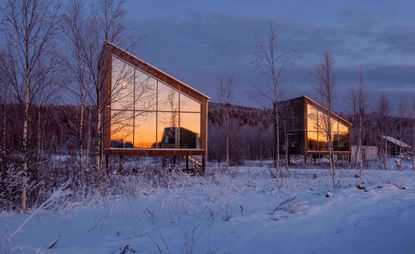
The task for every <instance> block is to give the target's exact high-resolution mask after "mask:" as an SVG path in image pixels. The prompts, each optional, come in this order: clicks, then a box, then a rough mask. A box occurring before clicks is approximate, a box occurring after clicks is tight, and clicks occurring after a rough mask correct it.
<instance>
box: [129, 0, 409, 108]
mask: <svg viewBox="0 0 415 254" xmlns="http://www.w3.org/2000/svg"><path fill="white" fill-rule="evenodd" d="M414 7H415V3H413V2H412V1H407V0H403V1H399V3H396V2H392V1H386V0H381V1H374V0H366V1H323V0H316V1H306V0H294V1H268V0H261V1H253V0H243V1H236V0H230V1H219V0H212V1H187V0H172V1H159V0H153V1H140V2H139V3H138V2H136V1H132V0H130V1H127V13H128V18H129V20H130V22H131V24H132V25H133V26H135V27H139V28H140V29H141V31H143V32H144V33H146V34H147V36H148V37H147V41H146V44H145V45H144V46H143V47H142V48H140V49H139V50H138V52H137V54H138V55H140V56H142V57H144V58H145V59H147V60H148V61H149V62H151V63H153V64H155V65H157V66H159V67H161V68H162V69H164V70H166V71H167V72H169V73H171V74H173V75H175V76H177V77H178V78H179V79H182V80H183V81H185V82H188V83H189V84H191V85H192V86H194V87H196V88H198V89H200V90H201V91H203V92H205V93H206V94H208V95H210V96H211V97H212V99H213V100H215V97H216V91H215V86H216V84H215V77H216V76H217V75H219V74H227V73H234V74H235V76H236V80H237V82H238V88H237V89H238V97H237V98H238V100H237V101H235V102H236V103H238V104H245V105H256V104H255V102H254V101H253V100H252V99H251V98H250V96H249V93H250V91H251V90H252V86H261V85H264V84H266V82H267V80H266V79H264V78H263V77H260V76H258V74H257V73H256V72H255V70H254V68H253V67H252V65H251V64H250V62H251V61H252V59H253V53H254V44H255V42H256V40H257V39H258V38H265V36H266V32H267V29H268V27H269V23H270V21H273V22H274V23H275V24H276V26H277V29H278V33H279V41H280V45H281V49H282V50H283V51H285V50H291V51H294V52H296V54H297V55H298V56H300V57H298V58H297V60H296V62H295V67H294V68H293V69H292V71H291V72H290V75H289V77H290V78H289V79H288V80H287V82H286V84H284V90H285V91H286V97H292V96H299V95H302V94H304V93H306V94H309V95H313V86H314V84H315V81H314V80H313V77H312V76H311V75H310V72H311V70H312V68H313V66H314V65H315V64H317V63H318V62H319V60H320V55H321V54H322V53H323V52H324V51H330V52H331V53H332V54H333V56H334V58H335V64H336V71H337V83H338V87H339V89H338V90H339V93H342V92H344V91H347V90H348V88H349V87H350V85H352V84H354V83H355V81H356V80H357V76H358V72H359V70H360V69H363V70H364V71H365V72H366V74H365V76H366V81H367V84H368V86H369V87H370V88H371V89H372V90H373V91H374V93H381V92H382V91H383V92H387V93H391V92H392V91H393V94H394V98H397V97H399V96H400V95H402V96H404V95H405V97H407V99H409V98H411V96H412V97H413V98H415V16H413V13H412V11H410V10H413V8H414ZM342 98H344V96H342ZM412 100H413V99H412ZM344 106H345V102H344V101H340V102H339V107H341V108H340V109H342V108H344Z"/></svg>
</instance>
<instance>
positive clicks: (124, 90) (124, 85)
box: [111, 57, 134, 110]
mask: <svg viewBox="0 0 415 254" xmlns="http://www.w3.org/2000/svg"><path fill="white" fill-rule="evenodd" d="M111 76H112V87H111V106H112V108H113V109H120V110H132V108H133V106H134V68H133V67H131V66H130V65H128V64H126V63H124V62H123V61H121V60H119V59H117V58H115V57H114V58H113V60H112V75H111Z"/></svg>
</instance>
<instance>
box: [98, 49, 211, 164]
mask: <svg viewBox="0 0 415 254" xmlns="http://www.w3.org/2000/svg"><path fill="white" fill-rule="evenodd" d="M102 63H103V64H102V65H104V66H103V68H105V72H103V73H104V76H105V77H104V84H105V93H104V95H103V104H104V153H105V154H106V156H109V155H141V156H180V157H186V158H188V157H189V156H200V157H201V159H202V161H201V163H202V164H203V168H204V167H205V159H206V154H207V131H208V122H207V111H208V100H209V97H208V96H206V95H204V94H203V93H201V92H199V91H197V90H196V89H194V88H192V87H190V86H189V85H187V84H185V83H183V82H181V81H179V80H178V79H176V78H174V77H172V76H170V75H169V74H167V73H165V72H163V71H161V70H160V69H158V68H156V67H154V66H152V65H150V64H149V63H147V62H146V61H144V60H142V59H140V58H138V57H136V56H134V55H132V54H130V53H128V52H126V51H125V50H123V49H121V48H119V47H117V46H115V45H113V44H111V43H106V44H105V46H104V49H103V54H102Z"/></svg>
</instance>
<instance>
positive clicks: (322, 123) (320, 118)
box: [318, 111, 329, 132]
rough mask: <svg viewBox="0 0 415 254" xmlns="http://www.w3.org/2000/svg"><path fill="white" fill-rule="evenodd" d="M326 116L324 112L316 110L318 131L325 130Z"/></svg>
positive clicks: (326, 124)
mask: <svg viewBox="0 0 415 254" xmlns="http://www.w3.org/2000/svg"><path fill="white" fill-rule="evenodd" d="M328 120H329V119H328V117H327V115H326V114H325V113H323V112H321V111H318V131H319V132H327V126H328Z"/></svg>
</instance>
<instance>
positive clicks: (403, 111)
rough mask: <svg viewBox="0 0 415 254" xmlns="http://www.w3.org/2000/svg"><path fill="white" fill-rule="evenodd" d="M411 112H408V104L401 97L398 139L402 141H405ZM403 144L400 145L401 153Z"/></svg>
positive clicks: (400, 152)
mask: <svg viewBox="0 0 415 254" xmlns="http://www.w3.org/2000/svg"><path fill="white" fill-rule="evenodd" d="M409 115H410V114H409V112H408V104H406V102H405V101H404V100H402V99H401V101H400V102H399V110H398V126H397V127H398V139H399V141H400V142H403V139H404V135H405V132H406V130H407V129H408V127H409V119H408V116H409ZM402 152H403V151H402V146H399V154H402Z"/></svg>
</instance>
